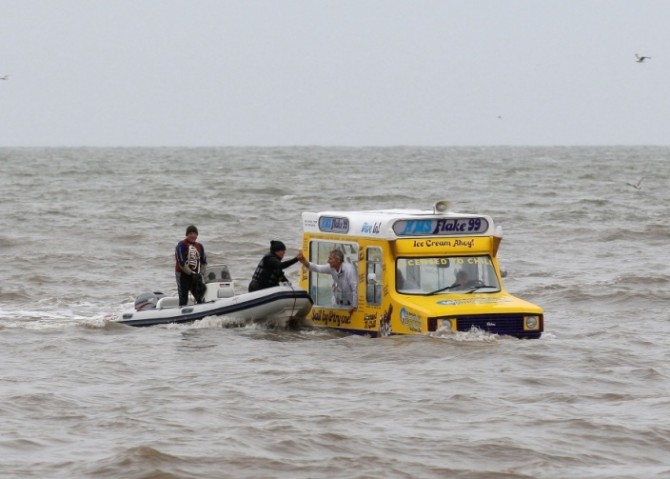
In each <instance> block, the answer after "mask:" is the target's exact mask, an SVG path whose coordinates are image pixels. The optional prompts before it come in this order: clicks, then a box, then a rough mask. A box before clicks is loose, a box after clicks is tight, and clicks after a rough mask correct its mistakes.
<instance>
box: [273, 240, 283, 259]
mask: <svg viewBox="0 0 670 479" xmlns="http://www.w3.org/2000/svg"><path fill="white" fill-rule="evenodd" d="M270 252H271V253H273V254H274V255H275V256H277V257H278V258H280V259H281V258H283V257H284V254H286V246H285V245H284V243H282V242H281V241H275V240H272V241H270Z"/></svg>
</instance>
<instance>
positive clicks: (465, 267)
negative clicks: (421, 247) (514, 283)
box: [396, 255, 500, 295]
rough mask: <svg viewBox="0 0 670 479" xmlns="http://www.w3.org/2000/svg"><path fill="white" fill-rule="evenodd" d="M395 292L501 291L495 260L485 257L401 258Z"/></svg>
mask: <svg viewBox="0 0 670 479" xmlns="http://www.w3.org/2000/svg"><path fill="white" fill-rule="evenodd" d="M396 289H397V291H398V292H399V293H403V294H422V295H429V294H439V293H451V292H457V293H460V294H463V293H474V292H478V293H479V292H481V293H495V292H498V291H500V283H499V282H498V276H497V275H496V272H495V269H494V268H493V261H492V260H491V257H490V256H488V255H482V256H424V257H418V258H398V259H397V261H396Z"/></svg>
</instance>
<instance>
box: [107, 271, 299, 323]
mask: <svg viewBox="0 0 670 479" xmlns="http://www.w3.org/2000/svg"><path fill="white" fill-rule="evenodd" d="M208 271H209V272H208V274H207V277H206V278H205V286H206V293H205V296H204V298H203V300H204V302H202V303H199V304H194V302H193V299H192V298H190V299H189V304H187V305H185V306H179V298H178V297H176V296H165V295H164V294H163V293H161V292H149V293H142V294H140V295H139V296H137V298H136V299H135V305H134V308H133V309H131V310H128V311H124V312H122V313H120V314H118V315H115V316H113V317H112V318H111V321H114V322H117V323H122V324H127V325H129V326H155V325H159V324H170V323H191V322H193V321H197V320H200V319H203V318H205V317H207V316H226V317H227V318H232V319H235V320H237V321H236V322H235V324H240V323H242V324H249V323H257V324H262V325H265V326H268V327H276V328H285V327H287V326H293V325H295V326H301V325H307V323H309V321H308V320H307V319H306V318H307V314H308V313H309V312H310V310H311V309H312V298H311V297H310V295H309V293H307V291H305V290H304V289H302V288H299V287H295V286H293V285H291V284H289V283H285V284H282V285H280V286H275V287H272V288H267V289H261V290H258V291H254V292H251V293H242V294H235V291H234V283H233V280H232V279H231V276H230V273H229V271H228V268H227V267H226V266H225V265H217V266H211V267H210V268H208Z"/></svg>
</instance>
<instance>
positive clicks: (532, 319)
mask: <svg viewBox="0 0 670 479" xmlns="http://www.w3.org/2000/svg"><path fill="white" fill-rule="evenodd" d="M539 328H540V317H539V316H537V315H531V316H524V317H523V329H524V330H531V331H534V330H537V329H539Z"/></svg>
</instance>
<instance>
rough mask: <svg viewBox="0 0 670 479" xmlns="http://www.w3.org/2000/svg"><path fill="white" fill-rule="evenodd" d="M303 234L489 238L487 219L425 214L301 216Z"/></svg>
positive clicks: (385, 212)
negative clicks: (486, 236)
mask: <svg viewBox="0 0 670 479" xmlns="http://www.w3.org/2000/svg"><path fill="white" fill-rule="evenodd" d="M302 222H303V231H304V232H305V233H310V232H311V233H326V234H329V233H330V234H337V235H347V236H365V237H374V238H380V239H382V238H383V239H389V240H393V239H401V238H412V237H426V236H484V235H492V234H493V220H492V219H491V217H490V216H486V215H476V214H461V213H452V212H448V213H435V212H434V211H425V210H402V209H394V210H369V211H365V210H361V211H322V212H319V213H309V212H306V213H303V214H302Z"/></svg>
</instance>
